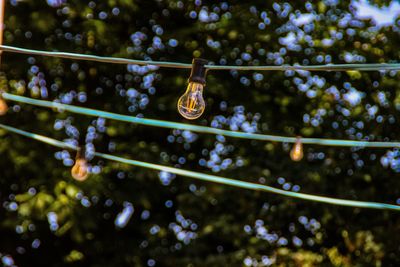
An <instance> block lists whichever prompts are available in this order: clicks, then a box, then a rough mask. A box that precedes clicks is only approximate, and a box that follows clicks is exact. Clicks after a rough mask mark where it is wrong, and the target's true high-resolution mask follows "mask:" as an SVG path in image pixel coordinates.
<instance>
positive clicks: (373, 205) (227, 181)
mask: <svg viewBox="0 0 400 267" xmlns="http://www.w3.org/2000/svg"><path fill="white" fill-rule="evenodd" d="M0 128H2V129H4V130H6V131H9V132H12V133H16V134H19V135H22V136H25V137H28V138H31V139H34V140H37V141H40V142H43V143H46V144H49V145H52V146H55V147H58V148H61V149H68V150H76V151H78V149H79V147H76V146H73V145H71V144H68V143H65V142H62V141H58V140H55V139H52V138H49V137H46V136H42V135H39V134H34V133H30V132H27V131H23V130H20V129H17V128H14V127H11V126H8V125H4V124H0ZM94 155H95V156H97V157H99V158H103V159H106V160H111V161H115V162H120V163H124V164H129V165H133V166H137V167H142V168H146V169H152V170H157V171H165V172H169V173H173V174H176V175H180V176H184V177H189V178H193V179H197V180H201V181H205V182H212V183H218V184H222V185H228V186H233V187H238V188H243V189H249V190H254V191H263V192H268V193H273V194H277V195H281V196H285V197H291V198H296V199H302V200H309V201H313V202H321V203H326V204H332V205H339V206H349V207H354V208H370V209H381V210H393V211H400V206H398V205H392V204H386V203H379V202H365V201H356V200H347V199H338V198H331V197H324V196H317V195H312V194H305V193H297V192H292V191H285V190H282V189H278V188H275V187H271V186H267V185H261V184H256V183H251V182H246V181H241V180H236V179H233V178H227V177H222V176H215V175H210V174H205V173H199V172H194V171H188V170H183V169H178V168H173V167H168V166H164V165H158V164H153V163H148V162H143V161H138V160H133V159H127V158H122V157H118V156H113V155H109V154H104V153H100V152H95V154H94Z"/></svg>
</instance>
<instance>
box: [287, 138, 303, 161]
mask: <svg viewBox="0 0 400 267" xmlns="http://www.w3.org/2000/svg"><path fill="white" fill-rule="evenodd" d="M303 156H304V155H303V144H302V143H301V138H300V137H297V140H296V143H295V144H294V146H293V148H292V150H291V151H290V158H291V159H292V160H293V161H300V160H301V159H302V158H303Z"/></svg>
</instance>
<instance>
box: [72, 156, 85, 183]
mask: <svg viewBox="0 0 400 267" xmlns="http://www.w3.org/2000/svg"><path fill="white" fill-rule="evenodd" d="M71 175H72V177H73V178H74V179H75V180H77V181H81V182H83V181H85V180H86V179H87V178H88V176H89V171H88V166H87V161H86V159H83V158H77V159H76V160H75V165H74V167H72V169H71Z"/></svg>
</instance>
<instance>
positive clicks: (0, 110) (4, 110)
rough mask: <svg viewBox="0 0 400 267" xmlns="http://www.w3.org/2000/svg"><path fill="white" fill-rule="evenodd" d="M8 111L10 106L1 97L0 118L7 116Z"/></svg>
mask: <svg viewBox="0 0 400 267" xmlns="http://www.w3.org/2000/svg"><path fill="white" fill-rule="evenodd" d="M7 111H8V106H7V103H6V101H5V100H4V99H3V98H1V97H0V116H3V115H5V114H6V113H7Z"/></svg>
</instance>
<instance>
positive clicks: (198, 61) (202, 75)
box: [188, 58, 208, 85]
mask: <svg viewBox="0 0 400 267" xmlns="http://www.w3.org/2000/svg"><path fill="white" fill-rule="evenodd" d="M207 64H208V60H206V59H202V58H194V59H193V61H192V72H191V73H190V77H189V80H188V81H189V82H195V83H200V84H202V85H205V84H206V75H207V68H206V67H205V65H207Z"/></svg>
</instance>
